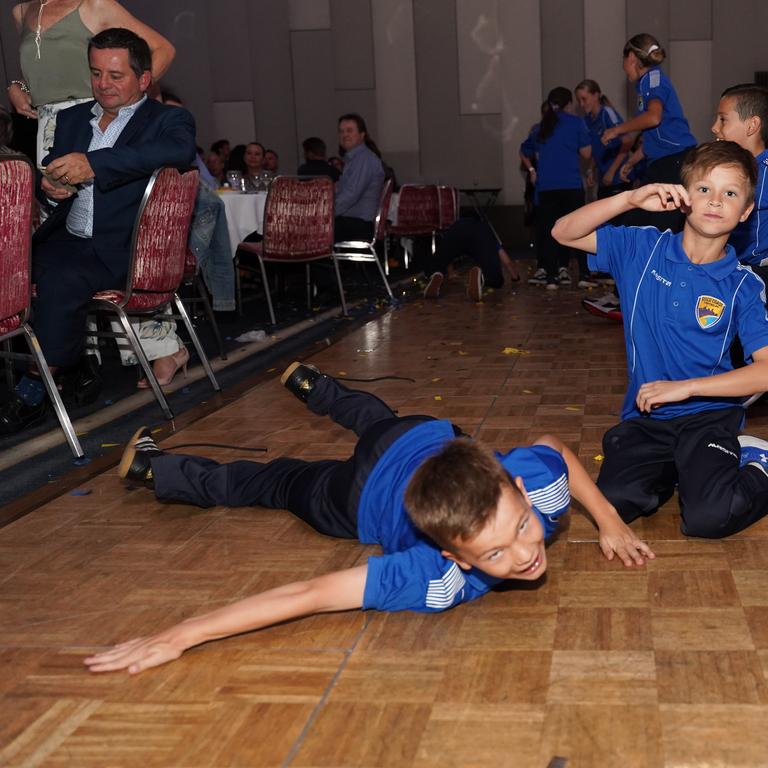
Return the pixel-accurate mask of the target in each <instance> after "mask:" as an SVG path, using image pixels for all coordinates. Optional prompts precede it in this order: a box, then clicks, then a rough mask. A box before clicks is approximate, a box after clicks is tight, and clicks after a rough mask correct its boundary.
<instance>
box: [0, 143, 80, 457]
mask: <svg viewBox="0 0 768 768" xmlns="http://www.w3.org/2000/svg"><path fill="white" fill-rule="evenodd" d="M0 162H1V163H7V162H23V163H25V164H26V165H27V166H29V185H30V195H29V206H30V210H29V222H30V227H29V233H28V240H27V243H26V244H25V245H24V250H26V252H27V256H26V259H27V290H26V293H27V300H26V306H25V307H23V308H22V309H21V310H20V312H18V316H19V324H18V325H17V326H16V327H15V328H13V329H12V330H10V331H7V332H6V333H3V334H0V341H2V343H3V351H2V352H0V356H2V357H4V358H5V359H6V378H7V380H8V383H9V385H10V386H11V387H12V386H13V369H12V366H11V360H30V359H32V360H34V361H35V365H36V366H37V369H38V371H39V372H40V375H41V376H42V379H43V384H44V385H45V389H46V392H47V393H48V397H49V398H50V400H51V402H52V403H53V408H54V410H55V411H56V416H57V418H58V420H59V424H60V425H61V429H62V430H63V432H64V436H65V437H66V439H67V443H68V444H69V447H70V449H71V451H72V453H73V454H74V455H75V457H76V458H78V459H80V458H82V457H83V456H84V455H85V454H84V452H83V449H82V446H81V445H80V441H79V440H78V439H77V434H76V433H75V430H74V427H73V426H72V420H71V419H70V418H69V414H68V413H67V409H66V408H65V407H64V403H63V402H62V400H61V395H60V394H59V390H58V389H57V387H56V383H55V382H54V380H53V376H52V375H51V372H50V370H49V368H48V363H47V362H46V360H45V355H44V354H43V350H42V349H41V348H40V342H39V341H38V340H37V336H36V335H35V332H34V330H33V329H32V327H31V326H30V325H29V319H30V314H31V304H32V227H31V222H32V205H33V200H34V183H35V169H34V166H33V165H32V163H31V161H30V160H29V158H27V157H24V156H23V155H0ZM0 194H2V193H0ZM0 258H2V256H1V255H0ZM0 290H2V286H0ZM12 317H13V315H10V316H9V317H8V318H2V319H3V320H8V319H11V318H12ZM21 335H23V336H24V339H25V341H26V342H27V346H28V347H29V354H28V355H27V354H21V353H15V352H12V351H11V339H13V338H14V337H16V336H21Z"/></svg>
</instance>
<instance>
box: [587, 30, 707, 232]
mask: <svg viewBox="0 0 768 768" xmlns="http://www.w3.org/2000/svg"><path fill="white" fill-rule="evenodd" d="M665 58H666V53H665V51H664V49H663V48H662V47H661V46H660V45H659V41H658V40H657V39H656V38H655V37H654V36H653V35H649V34H647V33H642V34H639V35H635V36H634V37H632V38H630V39H629V40H628V41H627V44H626V45H625V46H624V58H623V62H622V63H623V67H624V73H625V74H626V76H627V79H628V80H629V82H630V83H634V84H635V90H636V91H637V115H636V116H635V117H633V118H631V119H630V120H627V121H626V122H623V123H620V124H619V125H616V126H614V127H612V128H608V129H607V130H606V131H604V132H603V137H602V141H603V144H609V143H610V142H611V141H613V140H614V139H615V138H616V137H617V136H623V135H625V134H627V133H630V132H636V131H642V139H643V140H642V146H641V147H640V148H639V149H638V150H636V151H635V152H633V153H632V154H631V155H630V157H629V159H628V160H627V161H626V162H625V163H624V166H623V168H622V172H621V173H622V177H623V178H624V179H627V178H629V176H628V174H629V172H630V171H631V169H632V168H633V167H634V166H635V165H636V164H637V163H638V162H639V161H640V160H641V159H642V158H643V157H645V158H646V160H647V166H646V169H645V173H644V174H643V181H644V182H645V183H647V184H653V183H657V182H659V183H665V184H679V183H680V168H681V166H682V163H683V160H684V159H685V155H686V152H687V151H688V150H689V149H690V148H691V147H693V146H695V145H696V139H695V138H694V136H693V134H692V133H691V130H690V128H689V127H688V121H687V120H686V118H685V115H684V114H683V108H682V106H681V105H680V100H679V99H678V97H677V92H676V91H675V89H674V86H673V85H672V83H671V82H670V81H669V78H668V77H667V76H666V75H665V74H664V73H663V72H662V71H661V69H660V65H661V63H662V62H663V61H664V59H665ZM627 223H631V224H633V225H641V224H651V223H652V224H653V226H657V227H658V228H659V229H666V228H669V229H672V230H673V231H675V232H677V231H679V230H680V229H682V226H683V220H682V217H681V216H680V215H679V213H678V212H677V211H661V212H658V213H657V214H656V215H655V216H654V217H653V219H650V220H649V219H648V212H647V211H646V212H643V213H640V212H637V214H635V216H634V217H629V218H628V219H627Z"/></svg>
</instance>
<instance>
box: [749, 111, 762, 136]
mask: <svg viewBox="0 0 768 768" xmlns="http://www.w3.org/2000/svg"><path fill="white" fill-rule="evenodd" d="M745 122H746V124H747V136H754V135H755V134H756V133H760V129H761V128H762V127H763V121H762V120H761V119H760V117H759V116H758V115H752V116H751V117H748V118H747V119H746V121H745Z"/></svg>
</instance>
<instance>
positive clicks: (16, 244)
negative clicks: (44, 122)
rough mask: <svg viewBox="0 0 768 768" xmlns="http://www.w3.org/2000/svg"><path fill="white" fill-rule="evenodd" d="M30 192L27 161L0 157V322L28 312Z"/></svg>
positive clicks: (31, 169) (31, 179) (32, 174)
mask: <svg viewBox="0 0 768 768" xmlns="http://www.w3.org/2000/svg"><path fill="white" fill-rule="evenodd" d="M34 192H35V170H34V167H33V165H32V163H31V162H30V161H29V159H28V158H26V157H23V156H21V155H5V154H0V320H5V319H6V318H9V317H12V316H14V315H18V314H20V313H22V312H24V311H25V310H28V309H29V304H30V300H31V291H32V282H31V279H30V263H31V261H30V249H31V243H32V203H33V200H34ZM23 319H26V318H23Z"/></svg>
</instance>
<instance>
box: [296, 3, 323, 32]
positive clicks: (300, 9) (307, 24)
mask: <svg viewBox="0 0 768 768" xmlns="http://www.w3.org/2000/svg"><path fill="white" fill-rule="evenodd" d="M288 24H289V27H290V29H291V30H299V29H330V28H331V4H330V0H289V3H288Z"/></svg>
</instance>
